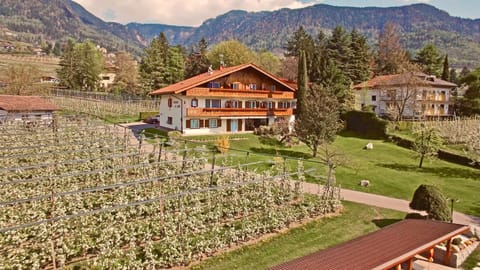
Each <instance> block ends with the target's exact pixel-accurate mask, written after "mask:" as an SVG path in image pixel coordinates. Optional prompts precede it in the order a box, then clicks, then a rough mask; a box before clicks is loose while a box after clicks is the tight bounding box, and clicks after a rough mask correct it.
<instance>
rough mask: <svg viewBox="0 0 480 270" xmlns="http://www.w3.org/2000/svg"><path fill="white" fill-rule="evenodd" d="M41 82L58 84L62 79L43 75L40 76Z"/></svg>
mask: <svg viewBox="0 0 480 270" xmlns="http://www.w3.org/2000/svg"><path fill="white" fill-rule="evenodd" d="M40 83H51V84H58V83H60V80H59V79H58V78H56V77H53V76H42V77H40Z"/></svg>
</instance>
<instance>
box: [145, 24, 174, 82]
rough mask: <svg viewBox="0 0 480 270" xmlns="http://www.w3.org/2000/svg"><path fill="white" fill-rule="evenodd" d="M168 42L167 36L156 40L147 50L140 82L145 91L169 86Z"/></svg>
mask: <svg viewBox="0 0 480 270" xmlns="http://www.w3.org/2000/svg"><path fill="white" fill-rule="evenodd" d="M168 49H169V45H168V40H167V38H166V37H165V34H163V33H160V35H159V36H158V37H156V38H154V39H153V40H152V41H151V42H150V45H149V46H148V47H147V48H146V49H145V56H144V57H143V58H142V60H141V62H140V68H139V69H140V80H141V83H142V85H143V88H144V90H146V91H150V90H153V89H158V88H161V87H164V86H166V85H167V82H166V78H167V77H168V76H169V75H168V74H167V72H168V68H167V59H168Z"/></svg>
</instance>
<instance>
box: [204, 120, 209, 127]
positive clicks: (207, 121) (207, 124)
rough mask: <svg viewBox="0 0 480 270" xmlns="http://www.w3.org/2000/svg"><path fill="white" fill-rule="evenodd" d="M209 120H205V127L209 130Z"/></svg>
mask: <svg viewBox="0 0 480 270" xmlns="http://www.w3.org/2000/svg"><path fill="white" fill-rule="evenodd" d="M209 121H210V120H209V119H205V127H206V128H209V127H210V123H209Z"/></svg>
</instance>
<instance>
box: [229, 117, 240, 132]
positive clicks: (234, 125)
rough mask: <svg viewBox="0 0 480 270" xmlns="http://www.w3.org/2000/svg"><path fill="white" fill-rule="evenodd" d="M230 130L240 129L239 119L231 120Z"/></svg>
mask: <svg viewBox="0 0 480 270" xmlns="http://www.w3.org/2000/svg"><path fill="white" fill-rule="evenodd" d="M230 131H231V132H237V131H238V120H237V119H232V121H230Z"/></svg>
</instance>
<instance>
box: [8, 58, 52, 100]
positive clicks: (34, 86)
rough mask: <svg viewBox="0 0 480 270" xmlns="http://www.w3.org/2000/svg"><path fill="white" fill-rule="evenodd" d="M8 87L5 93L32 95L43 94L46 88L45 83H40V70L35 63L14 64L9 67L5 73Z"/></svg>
mask: <svg viewBox="0 0 480 270" xmlns="http://www.w3.org/2000/svg"><path fill="white" fill-rule="evenodd" d="M5 75H6V76H5V77H6V80H5V81H6V83H7V87H6V89H5V94H11V95H32V94H36V95H39V94H43V91H44V90H45V89H46V87H45V86H44V85H41V84H40V83H39V81H40V72H39V70H38V68H37V67H36V66H33V65H25V64H19V65H12V66H10V67H9V68H8V69H7V72H6V74H5Z"/></svg>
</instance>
